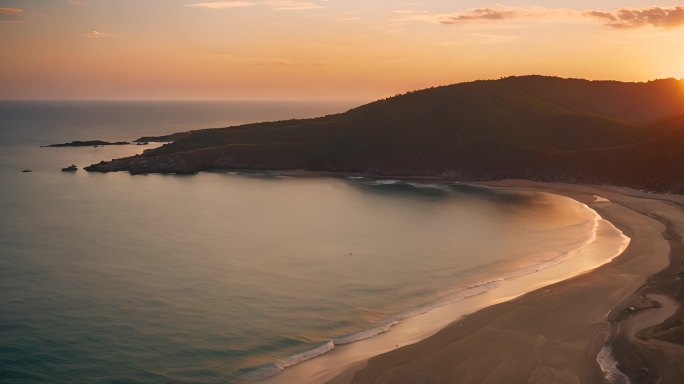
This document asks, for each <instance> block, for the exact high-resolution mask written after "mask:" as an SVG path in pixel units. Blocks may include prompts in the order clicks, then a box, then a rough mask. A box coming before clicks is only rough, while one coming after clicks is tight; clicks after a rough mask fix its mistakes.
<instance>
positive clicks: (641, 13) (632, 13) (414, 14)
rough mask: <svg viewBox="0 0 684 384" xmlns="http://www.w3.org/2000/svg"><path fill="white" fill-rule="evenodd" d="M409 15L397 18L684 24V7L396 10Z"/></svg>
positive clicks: (454, 21) (614, 25)
mask: <svg viewBox="0 0 684 384" xmlns="http://www.w3.org/2000/svg"><path fill="white" fill-rule="evenodd" d="M393 13H395V14H403V15H406V16H405V17H403V18H400V19H398V20H397V21H404V22H406V21H408V22H411V21H422V22H428V23H435V24H443V25H463V24H476V23H499V22H506V21H509V22H512V21H519V20H522V21H538V22H563V21H564V22H581V21H583V20H594V21H601V22H602V23H603V24H605V25H607V26H609V27H612V28H617V29H634V28H643V27H655V28H676V27H680V26H683V25H684V7H681V6H678V7H673V8H661V7H651V8H644V9H631V8H621V9H618V10H616V11H614V12H606V11H599V10H584V11H581V10H575V9H569V8H544V7H505V6H494V7H486V8H475V9H469V10H464V11H460V12H452V13H442V14H428V13H419V11H412V10H401V11H393Z"/></svg>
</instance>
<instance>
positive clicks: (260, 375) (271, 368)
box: [239, 341, 335, 383]
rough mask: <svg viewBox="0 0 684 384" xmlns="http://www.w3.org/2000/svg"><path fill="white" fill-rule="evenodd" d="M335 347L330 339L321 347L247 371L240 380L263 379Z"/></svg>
mask: <svg viewBox="0 0 684 384" xmlns="http://www.w3.org/2000/svg"><path fill="white" fill-rule="evenodd" d="M334 348H335V343H333V342H332V341H328V342H327V343H325V344H323V345H321V346H319V347H316V348H313V349H309V350H308V351H304V352H302V353H298V354H296V355H292V356H288V357H286V358H284V359H282V360H278V361H276V362H275V363H273V364H271V365H267V366H265V367H262V368H259V369H257V370H254V371H252V372H250V373H247V374H245V375H243V376H242V377H241V378H240V380H239V382H241V383H251V382H254V381H258V380H263V379H265V378H267V377H271V376H274V375H277V374H278V373H280V372H282V371H283V370H284V369H285V368H287V367H291V366H293V365H297V364H299V363H303V362H305V361H307V360H311V359H313V358H314V357H318V356H320V355H323V354H326V353H328V352H330V351H332V350H333V349H334Z"/></svg>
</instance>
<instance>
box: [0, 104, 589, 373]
mask: <svg viewBox="0 0 684 384" xmlns="http://www.w3.org/2000/svg"><path fill="white" fill-rule="evenodd" d="M350 106H352V104H348V103H337V104H336V103H276V102H268V103H262V102H207V103H202V102H193V103H188V102H93V103H73V102H60V103H53V102H41V103H35V102H34V103H29V102H24V103H9V102H3V103H0V212H1V213H2V216H1V218H0V306H1V307H2V310H1V311H0V340H1V341H2V342H0V378H1V380H0V381H2V382H11V383H45V382H55V383H76V382H84V383H86V382H87V383H136V382H139V383H174V382H177V383H187V382H192V383H226V382H235V381H240V380H244V379H245V378H249V377H260V376H265V375H269V374H273V373H277V372H278V371H279V370H281V369H283V368H285V367H287V366H288V365H291V364H295V363H298V362H300V361H302V360H305V359H306V358H308V357H311V356H313V355H316V354H318V353H322V352H325V351H327V350H329V349H330V348H331V347H332V346H334V345H339V344H345V343H350V342H354V341H356V340H359V339H363V338H366V337H370V336H372V335H373V334H375V333H378V332H383V331H386V330H388V329H390V326H391V325H393V324H396V323H397V322H401V321H402V320H404V319H406V318H408V317H410V316H413V315H415V314H417V313H420V312H423V311H425V310H428V309H429V308H431V307H435V306H439V305H441V304H443V303H446V302H454V301H456V302H457V301H458V300H462V299H464V298H465V297H468V296H472V295H475V294H477V293H479V292H482V291H483V290H487V289H490V285H491V282H493V281H496V280H497V279H500V278H503V277H507V276H513V275H516V274H522V273H531V272H534V271H535V270H536V269H540V268H543V267H544V266H545V265H551V264H553V263H555V262H557V261H558V260H559V259H562V258H563V257H566V256H567V255H569V254H572V252H573V250H576V249H577V248H579V247H582V246H584V245H586V243H587V241H589V240H588V239H591V237H592V235H593V234H594V231H595V229H596V217H595V215H594V214H593V212H591V211H589V210H588V209H586V207H584V206H582V205H580V204H578V203H575V202H573V201H572V200H569V199H565V198H560V197H553V196H549V195H540V194H532V193H522V192H505V191H495V190H488V189H481V188H474V187H467V186H463V185H444V184H439V185H437V184H429V183H417V182H407V181H398V180H375V179H363V178H324V177H317V178H313V177H308V178H303V177H287V176H283V175H277V174H250V173H242V174H239V173H226V172H224V173H201V174H198V175H193V176H162V175H147V176H130V175H128V174H124V173H112V174H89V173H86V172H83V171H78V172H76V173H64V172H61V171H60V168H61V167H64V166H67V165H70V164H72V163H74V164H76V165H78V166H79V167H83V166H86V165H89V164H91V163H95V162H98V161H100V160H107V159H111V158H114V157H120V156H124V155H129V154H133V153H137V152H139V151H141V150H142V149H144V148H145V147H138V146H123V147H103V148H40V147H39V146H40V145H45V144H51V143H59V142H68V141H72V140H86V139H103V140H132V139H135V138H137V137H139V136H143V135H151V134H164V133H172V132H176V131H182V130H188V129H195V128H205V127H212V126H225V125H231V124H235V123H244V122H251V121H262V120H274V119H282V118H289V117H305V116H315V115H321V114H326V113H332V112H337V111H343V110H344V109H346V108H347V107H350ZM25 168H29V169H32V170H33V172H31V173H22V172H21V171H22V170H23V169H25ZM312 351H313V352H312Z"/></svg>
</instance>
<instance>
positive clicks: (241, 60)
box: [199, 53, 300, 67]
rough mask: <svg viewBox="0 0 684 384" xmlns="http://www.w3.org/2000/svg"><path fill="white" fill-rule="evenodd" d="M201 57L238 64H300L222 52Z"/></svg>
mask: <svg viewBox="0 0 684 384" xmlns="http://www.w3.org/2000/svg"><path fill="white" fill-rule="evenodd" d="M199 59H208V60H223V61H225V62H232V63H237V64H249V65H256V66H260V65H273V66H279V67H293V66H296V65H300V63H298V62H295V61H292V60H288V59H283V58H279V57H255V56H247V57H245V56H236V55H231V54H227V53H220V54H215V55H208V56H203V57H200V58H199Z"/></svg>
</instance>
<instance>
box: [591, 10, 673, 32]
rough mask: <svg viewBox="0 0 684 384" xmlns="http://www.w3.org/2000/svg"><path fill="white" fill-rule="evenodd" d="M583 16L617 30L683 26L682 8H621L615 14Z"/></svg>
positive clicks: (596, 12)
mask: <svg viewBox="0 0 684 384" xmlns="http://www.w3.org/2000/svg"><path fill="white" fill-rule="evenodd" d="M584 16H586V17H590V18H595V19H598V20H602V21H603V22H604V23H605V24H606V25H607V26H609V27H613V28H618V29H632V28H641V27H656V28H677V27H681V26H682V25H684V7H674V8H660V7H652V8H646V9H631V8H623V9H619V10H617V11H615V12H603V11H587V12H585V13H584Z"/></svg>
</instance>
